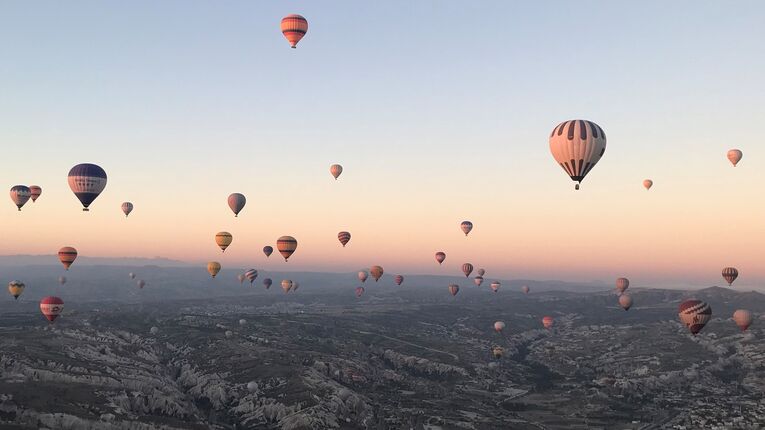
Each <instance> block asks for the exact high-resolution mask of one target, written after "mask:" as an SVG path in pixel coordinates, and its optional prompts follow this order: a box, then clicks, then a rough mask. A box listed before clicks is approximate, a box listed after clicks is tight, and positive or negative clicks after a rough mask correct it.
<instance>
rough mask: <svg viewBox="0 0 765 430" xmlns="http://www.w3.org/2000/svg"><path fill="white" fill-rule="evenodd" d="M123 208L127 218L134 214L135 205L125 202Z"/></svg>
mask: <svg viewBox="0 0 765 430" xmlns="http://www.w3.org/2000/svg"><path fill="white" fill-rule="evenodd" d="M121 207H122V213H124V214H125V218H127V217H128V215H130V212H133V204H132V203H130V202H123V203H122V206H121Z"/></svg>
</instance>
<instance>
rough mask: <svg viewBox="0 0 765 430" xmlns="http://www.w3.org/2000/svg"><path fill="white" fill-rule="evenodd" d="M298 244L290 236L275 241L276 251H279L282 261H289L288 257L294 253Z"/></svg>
mask: <svg viewBox="0 0 765 430" xmlns="http://www.w3.org/2000/svg"><path fill="white" fill-rule="evenodd" d="M297 246H298V242H297V240H296V239H295V238H294V237H292V236H282V237H280V238H279V239H277V240H276V249H278V250H279V254H282V257H284V261H287V260H289V258H290V256H291V255H292V254H293V253H295V250H296V249H297Z"/></svg>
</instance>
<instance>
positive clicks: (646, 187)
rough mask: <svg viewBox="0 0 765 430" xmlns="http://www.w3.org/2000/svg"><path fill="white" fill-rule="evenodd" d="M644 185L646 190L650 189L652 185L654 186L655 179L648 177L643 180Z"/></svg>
mask: <svg viewBox="0 0 765 430" xmlns="http://www.w3.org/2000/svg"><path fill="white" fill-rule="evenodd" d="M643 186H644V187H645V189H646V190H650V189H651V187H653V181H652V180H650V179H646V180H644V181H643Z"/></svg>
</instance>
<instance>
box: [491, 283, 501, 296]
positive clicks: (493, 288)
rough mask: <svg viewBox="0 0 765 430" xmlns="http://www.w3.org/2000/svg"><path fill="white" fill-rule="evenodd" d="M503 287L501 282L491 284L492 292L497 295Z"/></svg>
mask: <svg viewBox="0 0 765 430" xmlns="http://www.w3.org/2000/svg"><path fill="white" fill-rule="evenodd" d="M501 285H502V284H500V283H499V281H494V282H492V283H491V290H492V291H494V292H495V293H496V292H497V291H499V287H500V286H501Z"/></svg>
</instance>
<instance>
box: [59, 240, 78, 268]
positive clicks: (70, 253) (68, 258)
mask: <svg viewBox="0 0 765 430" xmlns="http://www.w3.org/2000/svg"><path fill="white" fill-rule="evenodd" d="M58 259H59V261H61V264H63V265H64V268H65V269H66V270H69V266H71V265H72V263H74V260H76V259H77V250H76V249H74V248H72V247H71V246H65V247H63V248H61V249H59V250H58Z"/></svg>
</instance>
